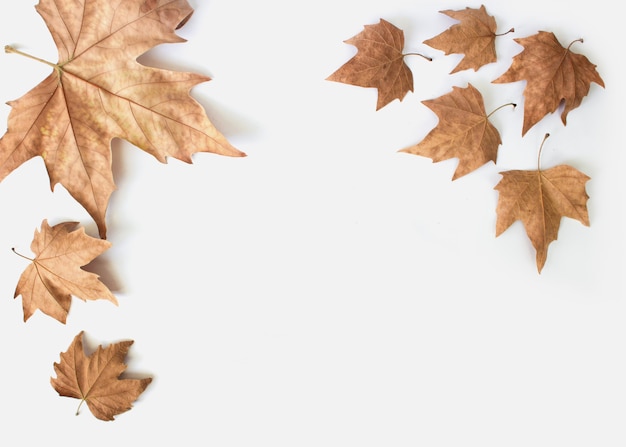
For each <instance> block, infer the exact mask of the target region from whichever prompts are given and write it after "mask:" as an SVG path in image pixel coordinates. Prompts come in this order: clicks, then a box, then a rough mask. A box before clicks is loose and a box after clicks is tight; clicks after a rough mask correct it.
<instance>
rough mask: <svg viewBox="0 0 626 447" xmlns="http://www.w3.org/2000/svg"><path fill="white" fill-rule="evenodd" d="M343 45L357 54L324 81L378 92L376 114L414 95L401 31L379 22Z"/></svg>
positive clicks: (386, 22)
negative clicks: (410, 94) (352, 47)
mask: <svg viewBox="0 0 626 447" xmlns="http://www.w3.org/2000/svg"><path fill="white" fill-rule="evenodd" d="M345 43H347V44H351V45H354V46H355V47H356V48H357V53H356V54H355V55H354V57H352V59H350V60H349V61H348V62H346V63H345V64H343V65H342V66H341V67H339V69H338V70H336V71H335V72H334V73H333V74H331V75H330V76H329V77H328V78H326V79H327V80H329V81H335V82H342V83H344V84H351V85H356V86H358V87H366V88H369V87H373V88H376V89H378V100H377V104H376V110H379V109H381V108H382V107H384V106H386V105H387V104H389V103H390V102H391V101H393V100H394V99H398V100H400V101H402V99H403V98H404V97H405V96H406V94H407V93H408V92H412V91H413V74H412V73H411V69H410V68H409V67H408V66H407V65H406V63H405V62H404V56H405V54H403V53H402V51H403V49H404V33H403V31H402V30H401V29H400V28H398V27H396V26H395V25H392V24H391V23H389V22H388V21H386V20H384V19H380V21H379V22H378V23H376V24H374V25H365V26H364V29H363V31H361V32H360V33H359V34H357V35H356V36H354V37H352V38H350V39H348V40H346V41H345ZM412 54H414V53H412ZM419 56H421V55H419ZM422 57H424V56H422ZM426 59H428V58H426Z"/></svg>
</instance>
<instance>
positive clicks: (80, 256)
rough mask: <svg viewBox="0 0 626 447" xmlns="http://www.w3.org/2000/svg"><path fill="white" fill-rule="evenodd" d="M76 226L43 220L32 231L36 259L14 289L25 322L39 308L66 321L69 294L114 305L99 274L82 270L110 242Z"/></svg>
mask: <svg viewBox="0 0 626 447" xmlns="http://www.w3.org/2000/svg"><path fill="white" fill-rule="evenodd" d="M76 225H77V223H76V222H63V223H60V224H57V225H55V226H53V227H51V226H50V225H49V224H48V221H47V220H44V221H43V222H42V224H41V231H38V230H35V236H34V238H33V242H32V244H31V250H32V252H33V253H35V258H34V259H30V261H31V264H30V265H29V266H28V267H26V269H25V270H24V272H23V273H22V275H21V276H20V279H19V281H18V283H17V287H16V288H15V298H17V297H18V296H19V295H21V296H22V307H23V310H24V321H26V320H28V319H29V318H30V317H31V316H32V315H33V313H35V311H36V310H37V309H39V310H41V311H42V312H43V313H45V314H46V315H49V316H51V317H53V318H55V319H56V320H58V321H60V322H61V323H65V321H66V319H67V314H68V312H69V310H70V305H71V301H72V296H75V297H77V298H80V299H82V300H83V301H86V300H97V299H106V300H109V301H111V302H113V303H114V304H116V305H117V300H116V299H115V297H114V296H113V294H112V293H111V291H110V290H109V289H108V288H107V287H106V286H105V285H104V284H103V283H102V282H101V281H100V280H99V277H98V275H96V274H95V273H90V272H87V271H85V270H83V269H81V267H82V266H84V265H86V264H88V263H89V262H91V261H92V260H93V259H95V258H96V257H97V256H99V255H100V254H102V253H103V252H104V251H106V250H108V249H109V247H110V246H111V243H110V242H108V241H105V240H103V239H98V238H94V237H90V236H88V235H87V234H85V229H84V228H82V227H80V228H76ZM27 259H29V258H27Z"/></svg>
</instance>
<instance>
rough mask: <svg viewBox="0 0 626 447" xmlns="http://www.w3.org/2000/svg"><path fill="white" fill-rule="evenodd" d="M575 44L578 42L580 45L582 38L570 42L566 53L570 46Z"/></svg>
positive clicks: (582, 41)
mask: <svg viewBox="0 0 626 447" xmlns="http://www.w3.org/2000/svg"><path fill="white" fill-rule="evenodd" d="M576 42H580V43H584V40H583V38H582V37H581V38H580V39H576V40H572V41H571V42H570V44H569V45H568V46H567V51H569V49H570V48H571V46H572V45H574V44H575V43H576Z"/></svg>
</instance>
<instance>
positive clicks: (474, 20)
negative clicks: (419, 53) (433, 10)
mask: <svg viewBox="0 0 626 447" xmlns="http://www.w3.org/2000/svg"><path fill="white" fill-rule="evenodd" d="M440 12H441V13H442V14H445V15H447V16H449V17H451V18H453V19H455V20H458V21H459V23H458V24H456V25H452V26H451V27H450V28H448V29H447V30H445V31H444V32H442V33H441V34H438V35H437V36H435V37H433V38H431V39H428V40H425V41H424V43H425V44H426V45H428V46H430V47H433V48H435V49H437V50H441V51H443V52H444V53H445V54H446V55H449V54H464V55H465V56H464V57H463V58H462V59H461V61H460V62H459V63H458V64H457V65H456V67H454V69H453V70H452V71H451V72H450V74H452V73H456V72H458V71H462V70H467V69H470V68H471V69H473V70H474V71H476V70H478V69H479V68H480V67H482V66H483V65H487V64H489V63H492V62H496V60H497V55H496V44H495V42H496V36H497V34H496V29H497V26H496V20H495V19H494V18H493V16H490V15H489V14H487V10H486V9H485V7H484V5H481V6H480V8H479V9H475V8H465V9H463V10H459V11H453V10H446V11H440ZM508 32H509V33H510V32H513V29H511V30H509V31H508Z"/></svg>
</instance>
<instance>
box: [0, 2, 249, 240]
mask: <svg viewBox="0 0 626 447" xmlns="http://www.w3.org/2000/svg"><path fill="white" fill-rule="evenodd" d="M37 11H38V12H39V14H40V15H41V16H42V17H43V19H44V21H45V22H46V25H47V26H48V29H49V30H50V33H51V35H52V37H53V39H54V42H55V44H56V46H57V48H58V52H59V59H58V60H59V62H58V63H56V64H52V63H50V62H46V61H42V62H44V63H47V64H48V65H51V66H52V67H53V70H52V73H51V74H50V75H49V76H48V77H47V78H46V79H45V80H44V81H42V82H41V83H40V84H39V85H37V86H36V87H35V88H34V89H32V90H31V91H29V92H28V93H26V94H25V95H24V96H23V97H21V98H20V99H18V100H16V101H11V102H10V103H9V105H10V106H11V107H12V110H11V113H10V115H9V119H8V130H7V132H6V134H5V135H4V136H3V137H2V139H0V180H2V179H4V178H5V177H6V176H7V175H8V174H9V173H11V172H12V171H13V170H15V169H16V168H17V167H18V166H20V165H21V164H22V163H24V162H26V161H27V160H29V159H31V158H33V157H36V156H41V157H42V158H43V160H44V162H45V166H46V169H47V171H48V175H49V177H50V186H51V188H54V186H55V185H56V184H57V183H60V184H62V185H63V186H64V187H65V188H66V189H67V191H68V192H69V193H70V194H71V195H72V197H74V198H75V199H76V200H77V201H78V202H79V203H80V204H81V205H82V206H83V207H84V208H85V209H86V210H87V212H89V214H90V215H91V216H92V217H93V218H94V220H95V222H96V224H97V225H98V229H99V232H100V237H101V238H106V219H105V215H106V209H107V206H108V203H109V199H110V196H111V194H112V192H113V191H114V189H115V185H114V179H113V174H112V172H111V162H112V160H111V148H110V143H111V140H112V139H113V138H122V139H125V140H127V141H129V142H131V143H133V144H134V145H136V146H137V147H139V148H141V149H143V150H145V151H146V152H148V153H150V154H152V155H153V156H154V157H155V158H157V159H158V160H159V161H161V162H165V161H166V159H167V157H170V156H171V157H174V158H176V159H179V160H182V161H185V162H188V163H191V161H192V159H191V155H192V154H193V153H196V152H212V153H216V154H221V155H229V156H243V155H245V154H244V153H243V152H240V151H239V150H237V149H235V148H234V147H233V146H232V145H231V144H230V143H229V142H228V141H227V140H226V138H225V137H224V136H223V135H222V134H221V133H220V132H219V131H218V130H217V129H216V128H215V127H214V126H213V124H212V123H211V122H210V121H209V119H208V117H207V116H206V113H205V111H204V109H203V108H202V106H201V105H200V104H199V103H198V102H197V101H195V100H194V99H193V98H192V97H191V96H190V90H191V89H192V87H194V86H195V85H197V84H199V83H202V82H206V81H208V80H209V78H208V77H207V76H203V75H200V74H195V73H185V72H174V71H170V70H163V69H157V68H152V67H146V66H144V65H141V64H139V63H138V62H137V61H136V59H137V58H138V57H139V56H140V55H142V54H143V53H145V52H146V51H148V50H149V49H150V48H152V47H154V46H156V45H159V44H162V43H174V42H183V41H184V39H182V38H181V37H179V36H178V35H176V33H175V29H176V28H177V27H179V26H181V25H182V24H183V23H185V22H186V21H187V20H188V19H189V16H191V14H192V12H193V9H192V8H191V6H190V5H189V4H188V2H187V0H125V1H121V2H120V1H104V0H77V1H71V2H70V1H55V0H40V2H39V4H38V5H37ZM6 50H7V51H8V52H18V51H17V50H15V49H13V48H11V47H7V48H6ZM22 54H24V53H22Z"/></svg>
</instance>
